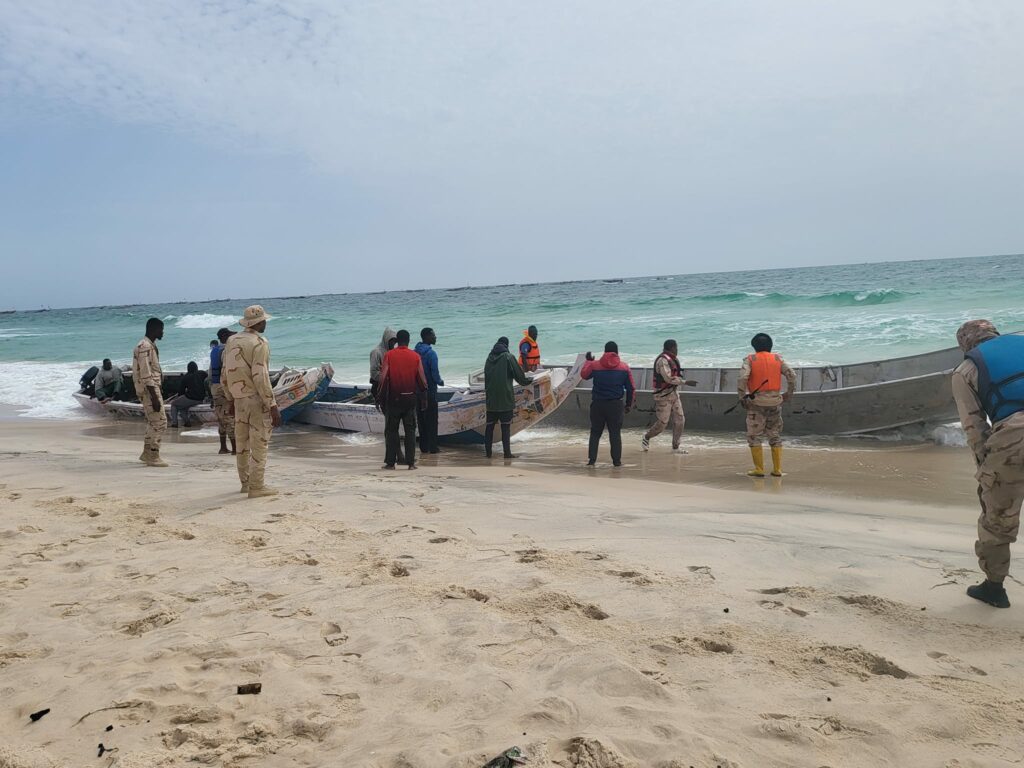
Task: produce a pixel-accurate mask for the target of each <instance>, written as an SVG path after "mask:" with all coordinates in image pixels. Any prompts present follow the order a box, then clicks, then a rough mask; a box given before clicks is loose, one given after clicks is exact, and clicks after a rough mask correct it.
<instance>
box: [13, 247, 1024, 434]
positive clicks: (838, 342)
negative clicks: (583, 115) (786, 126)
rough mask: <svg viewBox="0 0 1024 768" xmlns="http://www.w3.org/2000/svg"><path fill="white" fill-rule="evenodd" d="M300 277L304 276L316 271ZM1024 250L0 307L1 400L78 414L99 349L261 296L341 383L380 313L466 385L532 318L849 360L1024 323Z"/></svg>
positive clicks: (108, 350)
mask: <svg viewBox="0 0 1024 768" xmlns="http://www.w3.org/2000/svg"><path fill="white" fill-rule="evenodd" d="M310 282H311V285H312V283H313V281H312V278H311V281H310ZM1021 286H1024V256H994V257H985V258H973V259H955V260H934V261H908V262H897V263H886V264H858V265H846V266H834V267H810V268H798V269H775V270H762V271H748V272H728V273H712V274H697V275H675V276H672V275H669V276H659V277H647V278H627V279H624V280H600V281H582V282H570V283H554V284H539V285H504V286H495V287H484V288H454V289H449V290H429V291H402V292H383V293H370V294H336V295H320V296H302V297H289V298H248V299H246V298H241V299H231V300H217V301H202V302H186V303H178V304H157V305H136V306H116V307H114V306H108V307H92V308H81V309H52V310H49V311H44V312H17V313H14V314H2V315H0V403H4V404H8V405H15V406H19V410H21V411H22V412H23V413H24V414H25V415H29V416H49V417H53V416H57V417H68V418H73V417H74V416H75V415H76V413H75V410H76V409H75V406H74V402H73V401H72V400H71V399H70V392H71V391H73V389H74V387H75V385H76V383H77V380H78V377H79V376H80V375H81V373H82V371H84V369H85V368H87V367H88V366H90V365H94V364H98V362H99V361H100V360H101V359H102V358H104V357H110V358H111V359H112V360H113V361H114V362H115V363H118V364H121V365H130V363H131V353H132V348H133V347H134V345H135V344H136V342H137V341H138V339H139V338H140V337H141V336H142V333H143V330H144V326H145V321H146V318H148V317H150V316H156V317H160V318H162V319H163V320H164V321H165V323H166V328H165V333H164V339H163V341H162V342H161V343H160V351H161V358H162V360H163V362H164V367H165V368H167V369H175V368H183V367H184V365H185V364H186V363H187V362H188V361H189V360H195V361H197V362H198V363H199V364H200V367H204V368H205V367H206V366H207V363H208V346H209V341H210V339H212V338H213V336H214V333H215V332H216V330H217V329H218V328H220V327H222V326H232V327H234V328H236V329H237V325H236V322H237V319H238V318H239V317H241V314H242V310H243V309H244V308H245V306H246V305H248V304H252V303H261V304H263V305H264V306H265V307H266V309H267V311H268V312H270V313H271V314H273V315H274V316H275V317H274V319H273V320H272V321H271V322H270V324H269V326H268V329H267V337H268V338H269V340H270V343H271V348H272V358H273V362H274V363H276V364H288V365H292V366H302V365H309V364H316V363H320V362H331V363H333V365H334V368H335V371H336V379H338V380H345V381H366V379H367V376H368V360H369V352H370V349H371V347H373V346H374V345H375V344H376V343H378V342H379V340H380V336H381V333H382V331H383V329H384V327H385V326H386V325H391V326H393V327H394V328H396V329H397V328H407V329H409V330H410V331H411V332H412V333H413V337H414V339H418V332H419V329H420V328H422V327H424V326H431V327H433V328H434V329H435V331H436V332H437V336H438V339H439V342H438V346H437V352H438V355H439V357H440V363H441V372H442V375H443V376H444V377H445V379H446V382H447V383H449V384H462V383H464V382H465V381H466V376H467V375H468V374H469V373H470V372H471V371H474V370H477V369H479V368H480V367H482V365H483V362H484V359H485V358H486V356H487V353H488V352H489V351H490V348H491V346H492V345H493V344H494V341H495V340H496V339H497V338H498V337H499V336H501V335H505V336H508V337H509V339H511V340H512V342H513V343H515V342H516V341H518V339H519V338H520V336H521V333H522V329H523V328H525V327H526V326H527V325H529V324H531V323H532V324H535V325H537V326H538V327H539V329H540V338H539V342H540V346H541V350H542V353H543V357H544V359H545V360H546V361H551V362H569V361H571V360H572V359H573V358H574V357H575V355H576V354H577V353H578V352H584V351H587V350H593V351H595V352H598V351H600V350H601V349H602V347H603V345H604V343H605V342H606V341H608V340H609V339H612V340H615V341H616V342H618V344H619V349H620V351H621V352H622V354H623V357H624V358H625V359H626V360H628V361H629V362H631V363H634V364H638V363H639V364H650V362H651V361H652V360H653V358H654V356H655V355H656V354H657V353H658V351H659V350H660V349H661V344H662V342H663V341H664V340H665V339H666V338H675V339H677V340H678V342H679V348H680V355H681V358H682V360H683V362H684V365H690V366H708V365H737V364H738V363H739V360H740V359H741V358H742V356H743V355H744V354H746V353H747V352H748V351H749V340H750V337H751V336H753V335H754V334H755V333H757V332H760V331H765V332H767V333H770V334H771V335H772V336H773V338H774V339H775V344H776V350H777V351H779V352H781V353H782V354H783V355H784V356H785V357H786V358H787V360H789V361H790V362H791V363H794V364H824V363H848V362H857V361H863V360H873V359H879V358H886V357H898V356H902V355H910V354H916V353H919V352H926V351H929V350H934V349H940V348H944V347H950V346H954V345H955V339H954V334H955V332H956V329H957V327H958V326H959V325H960V323H962V322H963V321H965V320H967V319H970V318H975V317H987V318H989V319H991V320H993V321H994V322H995V323H996V324H997V325H999V326H1000V327H1001V328H1003V329H1005V330H1021V329H1024V301H1022V295H1021Z"/></svg>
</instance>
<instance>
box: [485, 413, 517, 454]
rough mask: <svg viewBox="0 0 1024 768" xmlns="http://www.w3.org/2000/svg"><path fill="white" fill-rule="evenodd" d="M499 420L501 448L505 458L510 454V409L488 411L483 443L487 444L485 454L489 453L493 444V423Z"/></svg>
mask: <svg viewBox="0 0 1024 768" xmlns="http://www.w3.org/2000/svg"><path fill="white" fill-rule="evenodd" d="M499 421H500V422H501V448H502V450H503V451H504V452H505V456H506V458H507V457H509V456H511V455H512V411H488V412H487V426H486V427H485V428H484V444H485V445H486V446H487V455H488V456H490V455H491V446H492V445H494V425H495V424H497V423H498V422H499Z"/></svg>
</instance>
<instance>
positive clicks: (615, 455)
mask: <svg viewBox="0 0 1024 768" xmlns="http://www.w3.org/2000/svg"><path fill="white" fill-rule="evenodd" d="M582 376H583V378H584V379H587V380H593V382H594V387H593V399H592V400H591V401H590V452H589V456H588V461H587V466H588V467H593V466H595V465H596V464H597V449H598V446H599V445H600V444H601V435H603V434H604V430H605V427H607V428H608V442H610V443H611V449H612V464H614V465H615V466H616V467H621V466H622V422H623V421H624V420H625V415H626V414H627V413H629V412H630V410H631V409H632V408H633V399H634V398H635V397H636V388H635V387H634V386H633V372H632V371H631V370H630V369H629V366H628V365H626V364H625V363H624V362H622V360H620V359H619V345H618V344H616V343H615V342H614V341H609V342H608V343H607V344H605V345H604V354H603V355H601V359H600V360H596V361H595V360H594V356H593V355H592V354H590V353H589V352H587V362H586V363H584V364H583V373H582Z"/></svg>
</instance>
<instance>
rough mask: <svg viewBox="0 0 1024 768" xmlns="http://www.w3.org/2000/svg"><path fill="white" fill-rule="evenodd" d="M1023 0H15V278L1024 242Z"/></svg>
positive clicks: (896, 252) (336, 270) (790, 256)
mask: <svg viewBox="0 0 1024 768" xmlns="http://www.w3.org/2000/svg"><path fill="white" fill-rule="evenodd" d="M1022 40H1024V2H1021V0H988V1H987V2H982V3H979V2H946V1H944V0H898V1H896V0H855V1H854V0H850V1H849V2H832V3H823V2H820V0H779V2H764V1H763V0H750V1H742V0H736V1H734V2H729V1H728V0H703V1H702V2H696V1H693V0H674V1H672V2H658V1H656V0H655V1H651V2H645V1H643V0H637V1H635V2H623V1H622V0H585V1H584V0H578V1H564V2H559V1H558V0H554V1H553V0H538V1H536V2H534V1H530V0H516V1H515V2H493V3H492V2H480V1H479V0H472V2H470V1H469V0H465V1H459V0H450V1H446V2H435V1H434V0H418V1H414V0H406V2H387V1H386V0H385V1H384V2H372V3H369V2H344V1H343V0H280V1H279V2H267V1H262V0H203V1H202V2H199V1H198V0H196V1H195V2H189V1H188V0H177V1H176V2H174V1H172V2H165V3H140V2H137V1H136V0H60V1H58V0H31V1H29V0H0V260H2V276H0V309H3V308H8V307H19V308H32V307H38V306H40V305H49V306H54V307H58V306H72V305H95V304H104V303H127V302H150V301H164V300H181V299H201V298H217V297H229V296H230V297H248V296H271V295H283V294H300V293H324V292H343V291H362V290H382V289H386V288H410V287H440V286H453V285H467V284H473V285H481V284H493V283H507V282H527V281H538V280H541V281H544V280H564V279H573V278H586V277H612V276H627V275H641V274H643V275H649V274H666V273H680V272H694V271H717V270H724V269H743V268H762V267H772V266H801V265H810V264H830V263H841V262H856V261H876V260H890V259H918V258H932V257H953V256H980V255H988V254H994V253H1020V252H1022V251H1024V215H1022V214H1021V202H1022V200H1024V44H1022Z"/></svg>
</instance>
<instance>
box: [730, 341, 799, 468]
mask: <svg viewBox="0 0 1024 768" xmlns="http://www.w3.org/2000/svg"><path fill="white" fill-rule="evenodd" d="M772 344H773V342H772V337H771V336H769V335H768V334H767V333H759V334H757V335H756V336H754V338H752V339H751V340H750V346H752V347H753V348H754V354H752V355H747V356H746V357H745V358H743V367H742V369H741V370H740V378H739V381H738V382H737V384H736V392H737V394H738V395H739V398H740V402H741V403H743V408H744V410H746V412H747V445H748V446H750V456H751V458H752V459H753V461H754V468H753V469H751V470H750V471H748V472H747V474H748V475H750V476H751V477H764V446H763V445H762V444H761V442H762V440H763V438H764V437H765V436H767V438H768V445H769V446H771V449H772V477H782V404H783V403H786V402H789V399H790V398H791V397H793V392H794V391H795V390H796V374H795V373H794V372H793V369H792V368H790V367H789V365H787V364H786V361H785V360H783V359H782V355H777V354H775V353H774V352H772ZM783 376H785V377H786V393H785V394H783V393H782V377H783Z"/></svg>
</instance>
